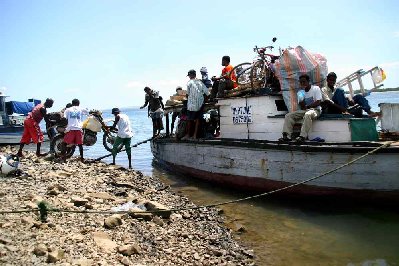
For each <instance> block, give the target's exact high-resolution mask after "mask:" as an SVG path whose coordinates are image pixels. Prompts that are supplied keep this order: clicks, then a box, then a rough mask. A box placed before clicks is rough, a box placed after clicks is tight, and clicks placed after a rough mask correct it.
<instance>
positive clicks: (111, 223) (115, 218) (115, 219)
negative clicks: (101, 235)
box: [104, 214, 122, 229]
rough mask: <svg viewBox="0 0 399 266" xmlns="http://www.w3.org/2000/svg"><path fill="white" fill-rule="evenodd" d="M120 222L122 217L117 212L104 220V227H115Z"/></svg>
mask: <svg viewBox="0 0 399 266" xmlns="http://www.w3.org/2000/svg"><path fill="white" fill-rule="evenodd" d="M121 224H122V218H121V216H120V215H119V214H114V215H112V216H110V217H108V218H106V219H105V220H104V227H105V228H107V229H112V228H115V227H117V226H119V225H121Z"/></svg>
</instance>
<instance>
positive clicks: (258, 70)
mask: <svg viewBox="0 0 399 266" xmlns="http://www.w3.org/2000/svg"><path fill="white" fill-rule="evenodd" d="M267 78H268V69H267V67H266V65H265V62H264V61H262V60H259V61H257V62H255V63H254V65H253V67H252V70H251V87H252V89H260V88H265V87H266V83H267Z"/></svg>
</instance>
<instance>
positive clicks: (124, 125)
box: [111, 108, 133, 169]
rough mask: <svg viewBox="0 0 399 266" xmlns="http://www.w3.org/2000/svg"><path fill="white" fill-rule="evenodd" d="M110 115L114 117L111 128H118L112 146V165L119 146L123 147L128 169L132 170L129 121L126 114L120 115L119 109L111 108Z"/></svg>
mask: <svg viewBox="0 0 399 266" xmlns="http://www.w3.org/2000/svg"><path fill="white" fill-rule="evenodd" d="M111 113H112V114H113V115H114V116H115V121H114V124H113V125H112V126H111V128H116V126H117V127H118V135H117V136H116V139H115V142H114V146H113V147H112V164H115V157H116V154H117V153H118V151H119V147H120V146H121V145H124V146H125V150H126V154H127V158H128V160H129V169H131V168H132V152H131V150H132V148H131V146H130V143H131V139H132V137H133V130H132V128H131V126H130V119H129V117H128V116H127V115H126V114H121V111H120V110H119V108H112V111H111Z"/></svg>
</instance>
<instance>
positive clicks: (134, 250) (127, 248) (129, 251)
mask: <svg viewBox="0 0 399 266" xmlns="http://www.w3.org/2000/svg"><path fill="white" fill-rule="evenodd" d="M118 252H119V253H121V254H122V255H124V256H130V255H133V254H140V253H141V248H140V247H139V246H138V245H135V244H131V245H123V246H119V247H118Z"/></svg>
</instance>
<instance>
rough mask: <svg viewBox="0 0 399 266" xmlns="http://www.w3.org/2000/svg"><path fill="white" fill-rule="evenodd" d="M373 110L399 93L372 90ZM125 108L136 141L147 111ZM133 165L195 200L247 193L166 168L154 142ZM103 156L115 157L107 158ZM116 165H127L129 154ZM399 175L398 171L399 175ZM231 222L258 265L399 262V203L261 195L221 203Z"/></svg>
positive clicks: (136, 154)
mask: <svg viewBox="0 0 399 266" xmlns="http://www.w3.org/2000/svg"><path fill="white" fill-rule="evenodd" d="M368 99H369V101H370V105H371V106H372V110H375V111H378V103H379V102H398V103H399V92H386V93H372V94H371V95H370V96H369V97H368ZM121 109H122V112H125V113H127V114H128V115H129V117H130V118H131V120H132V124H133V128H134V131H135V136H134V137H133V140H132V144H133V143H137V142H139V141H142V140H144V139H147V138H148V137H149V136H151V134H152V125H151V120H150V119H148V118H147V116H146V111H145V110H138V109H134V108H133V109H123V108H121ZM107 112H108V113H110V112H109V110H108V111H107V110H106V111H104V116H108V117H111V115H110V114H108V115H107ZM100 137H102V136H99V141H98V143H96V145H94V146H93V147H89V148H85V157H90V158H97V157H99V156H102V155H104V154H106V153H107V152H106V151H105V150H104V148H103V147H102V144H101V141H100ZM132 153H133V167H134V168H135V169H137V170H140V171H142V172H143V173H144V174H147V175H153V176H157V177H159V178H160V179H161V180H163V181H164V182H165V183H167V184H170V185H171V186H172V188H173V189H174V190H176V191H177V192H180V193H183V194H184V195H187V196H188V197H189V198H190V199H191V200H192V201H194V202H195V203H196V204H210V203H215V202H222V201H226V200H231V199H237V198H241V197H244V196H248V195H250V194H245V193H242V192H238V191H235V190H231V189H229V188H218V187H216V186H213V185H209V184H207V183H205V182H202V181H199V180H194V179H192V178H190V177H187V176H180V175H177V174H175V173H173V172H170V171H167V170H165V169H163V168H161V167H160V166H158V165H157V164H155V163H154V162H153V159H152V154H151V151H150V146H149V143H146V144H143V145H140V146H139V147H137V148H133V149H132ZM104 161H106V162H110V161H111V159H110V158H107V159H105V160H104ZM117 164H120V165H124V166H127V157H126V154H124V153H122V154H119V155H118V156H117ZM398 175H399V174H398ZM398 178H399V176H398ZM221 209H223V210H224V215H225V217H226V221H227V224H232V223H233V222H234V221H235V222H236V223H239V224H241V225H243V226H244V227H245V232H244V233H237V237H239V238H241V240H242V241H243V242H244V243H245V244H246V245H247V246H249V247H250V248H253V249H254V250H255V254H256V257H257V259H258V264H259V265H266V264H268V265H270V264H271V265H399V208H396V209H393V208H389V209H384V208H381V207H376V206H371V205H369V204H368V203H367V204H365V203H356V202H352V201H351V202H345V201H339V200H323V201H321V200H319V199H317V200H315V199H310V200H306V201H305V200H298V199H282V198H278V197H273V198H271V197H269V198H266V197H265V198H260V199H257V200H253V201H245V202H240V203H236V204H232V205H225V206H222V207H221Z"/></svg>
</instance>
